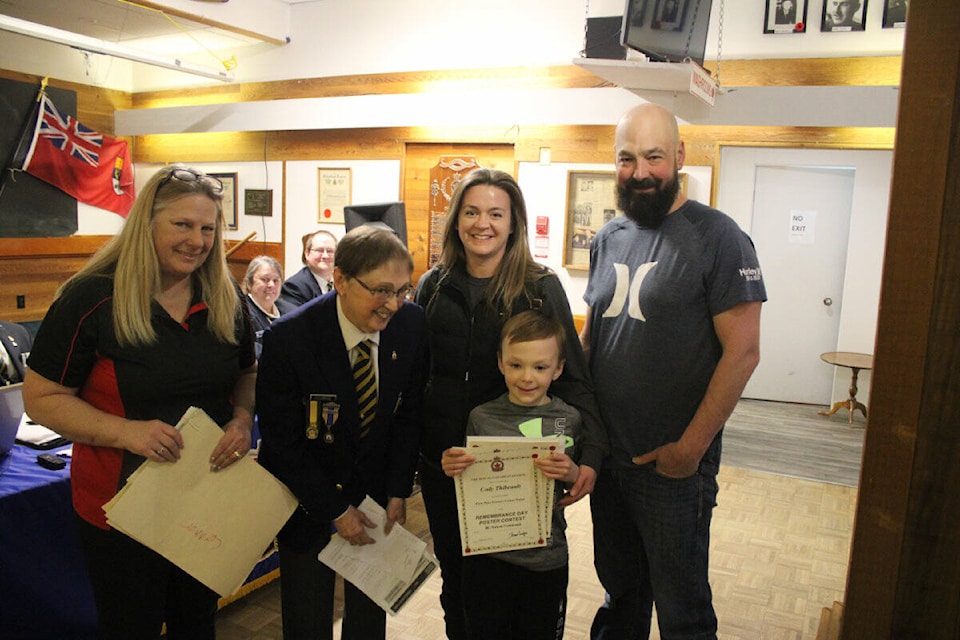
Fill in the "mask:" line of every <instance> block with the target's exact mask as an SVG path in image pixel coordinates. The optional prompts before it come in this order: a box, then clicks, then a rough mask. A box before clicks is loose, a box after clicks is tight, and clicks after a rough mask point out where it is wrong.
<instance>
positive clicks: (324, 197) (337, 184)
mask: <svg viewBox="0 0 960 640" xmlns="http://www.w3.org/2000/svg"><path fill="white" fill-rule="evenodd" d="M351 183H352V176H351V173H350V169H326V168H320V169H318V170H317V203H318V208H317V209H318V210H317V222H333V223H339V224H343V208H344V207H345V206H346V205H348V204H351V202H350V198H351V189H352V184H351Z"/></svg>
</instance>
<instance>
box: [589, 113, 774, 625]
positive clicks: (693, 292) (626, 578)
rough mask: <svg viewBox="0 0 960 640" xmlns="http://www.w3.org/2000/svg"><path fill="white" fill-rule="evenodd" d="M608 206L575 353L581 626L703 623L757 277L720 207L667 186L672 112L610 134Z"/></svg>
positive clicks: (675, 184) (671, 183) (627, 122)
mask: <svg viewBox="0 0 960 640" xmlns="http://www.w3.org/2000/svg"><path fill="white" fill-rule="evenodd" d="M615 150H616V170H617V195H618V205H619V207H620V209H621V211H623V213H624V214H625V216H623V217H618V218H615V219H613V220H611V221H610V222H608V223H607V224H606V225H604V227H603V228H602V229H601V230H600V231H599V232H598V233H597V236H596V237H595V238H594V240H593V243H592V244H591V248H590V280H589V283H588V285H587V289H586V292H585V294H584V300H585V301H586V303H587V305H588V308H587V313H586V321H585V324H584V327H583V331H582V332H581V335H580V340H581V342H582V343H583V347H584V352H585V353H586V354H587V356H588V358H589V361H590V367H591V373H592V375H593V382H594V389H595V392H596V396H597V404H598V405H599V406H600V412H601V414H602V417H603V422H604V424H605V425H606V427H607V430H608V434H609V438H610V449H611V455H610V458H609V459H608V460H605V461H604V464H603V466H602V471H601V473H600V475H599V477H598V478H597V482H596V486H595V488H594V492H593V495H592V496H591V500H590V506H591V513H592V518H593V535H594V553H595V554H596V555H595V565H596V569H597V575H598V576H599V578H600V582H601V584H603V586H604V589H605V590H606V591H607V602H606V604H605V605H604V607H601V609H600V611H598V615H597V618H596V620H595V624H594V630H593V633H594V635H593V637H602V638H604V639H605V640H612V639H615V638H646V637H648V635H649V632H650V625H651V617H652V616H651V610H652V607H653V605H654V603H655V604H656V607H657V620H658V623H659V627H660V635H661V637H663V638H698V639H703V638H716V633H717V618H716V614H715V613H714V609H713V604H712V595H711V591H710V584H709V582H708V580H707V569H708V565H709V558H708V551H709V546H710V519H711V514H712V511H713V507H714V506H715V505H716V496H717V489H718V487H717V479H716V478H717V471H718V469H719V465H720V447H721V435H722V431H723V425H724V422H725V421H726V420H727V418H728V417H729V416H730V413H731V412H732V411H733V409H734V407H735V406H736V404H737V400H739V398H740V393H741V392H742V391H743V388H744V385H746V383H747V380H748V379H749V378H750V375H751V374H752V373H753V370H754V368H755V367H756V366H757V363H758V362H759V358H760V354H759V351H760V347H759V343H760V305H761V303H762V302H763V301H764V300H766V291H765V289H764V286H763V278H762V276H761V273H760V265H759V262H758V260H757V255H756V251H755V250H754V247H753V243H752V242H751V240H750V238H749V237H748V236H747V235H746V234H745V233H743V231H741V230H740V228H739V227H738V226H737V224H736V222H734V221H733V220H732V219H731V218H729V217H728V216H726V215H725V214H723V213H721V212H719V211H717V210H716V209H711V208H710V207H708V206H706V205H704V204H701V203H699V202H696V201H695V200H688V199H687V197H686V196H685V195H684V194H683V193H681V191H680V180H679V171H680V169H681V168H682V167H683V161H684V157H685V151H684V145H683V142H682V141H681V140H680V133H679V128H678V126H677V121H676V118H675V117H674V116H673V114H671V113H670V112H669V111H668V110H666V109H664V108H663V107H660V106H658V105H654V104H649V103H647V104H642V105H640V106H637V107H634V108H633V109H631V110H629V111H628V112H627V113H626V114H624V115H623V117H622V118H621V119H620V122H619V123H618V125H617V129H616V135H615Z"/></svg>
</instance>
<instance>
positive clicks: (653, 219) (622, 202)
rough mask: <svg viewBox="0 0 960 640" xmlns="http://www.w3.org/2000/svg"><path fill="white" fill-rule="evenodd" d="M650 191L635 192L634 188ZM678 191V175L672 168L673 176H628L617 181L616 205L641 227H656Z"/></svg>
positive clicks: (667, 211) (662, 219)
mask: <svg viewBox="0 0 960 640" xmlns="http://www.w3.org/2000/svg"><path fill="white" fill-rule="evenodd" d="M650 188H653V189H654V191H653V192H652V193H637V192H636V191H635V189H650ZM679 192H680V176H679V171H678V170H677V169H674V170H673V178H671V179H670V180H666V181H664V180H661V179H659V178H654V177H653V176H647V177H646V178H644V179H643V180H635V179H633V178H630V179H629V180H627V181H626V182H625V183H624V184H620V183H617V207H618V208H619V209H620V211H623V213H624V214H625V215H626V216H627V217H628V218H630V219H631V220H633V221H634V222H636V223H637V224H638V225H640V226H641V227H648V228H650V229H657V228H659V227H660V225H661V224H663V221H664V219H666V217H667V214H668V213H669V212H670V207H672V206H673V203H674V201H675V200H676V199H677V194H678V193H679Z"/></svg>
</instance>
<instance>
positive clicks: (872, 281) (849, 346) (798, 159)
mask: <svg viewBox="0 0 960 640" xmlns="http://www.w3.org/2000/svg"><path fill="white" fill-rule="evenodd" d="M733 150H734V151H738V152H741V151H742V153H738V154H736V156H735V157H734V156H733V155H730V154H727V155H724V156H723V158H722V160H723V161H722V162H720V177H719V178H718V180H719V183H718V189H717V206H718V208H720V209H721V210H723V211H725V212H726V213H728V214H730V215H731V216H732V217H733V218H734V219H735V220H737V222H738V224H740V226H741V227H742V228H743V229H744V230H746V231H747V232H749V230H750V228H751V224H752V216H753V198H754V194H753V191H752V186H751V185H752V184H753V180H752V179H749V180H744V179H737V180H735V181H734V182H735V183H736V184H737V185H739V187H738V188H737V189H731V188H728V187H729V186H730V184H731V181H730V180H729V179H728V178H727V177H726V176H728V175H729V174H730V173H731V172H732V173H735V174H738V175H740V176H742V175H744V174H748V175H753V174H754V168H755V166H756V164H765V165H778V166H838V167H839V166H842V167H851V168H853V169H855V171H856V175H855V178H854V186H853V200H852V202H851V209H850V232H849V236H848V243H847V261H846V266H845V270H844V281H843V301H842V306H841V310H840V327H839V333H838V336H837V345H836V349H837V350H838V351H853V352H859V353H873V349H874V343H875V341H876V332H877V314H878V309H879V305H880V283H881V275H882V271H883V249H884V246H885V243H886V231H887V213H888V210H889V196H890V175H891V168H892V164H893V152H892V151H889V150H862V149H861V150H855V149H791V148H776V147H762V148H756V147H743V148H739V147H738V148H736V149H733ZM754 153H755V154H756V155H751V154H754ZM759 157H762V161H761V160H757V158H759ZM762 266H763V265H762V264H761V267H762ZM836 369H837V371H836V372H835V373H834V384H833V393H832V397H833V399H834V400H845V399H846V398H847V397H848V396H849V394H848V392H847V390H848V388H849V386H850V372H849V370H847V369H844V368H842V367H837V368H836ZM871 379H872V378H871V372H869V371H863V372H861V373H860V379H859V384H858V386H859V388H860V392H859V393H858V394H857V398H858V399H859V400H860V401H862V402H864V403H866V404H867V405H868V406H869V394H870V383H871Z"/></svg>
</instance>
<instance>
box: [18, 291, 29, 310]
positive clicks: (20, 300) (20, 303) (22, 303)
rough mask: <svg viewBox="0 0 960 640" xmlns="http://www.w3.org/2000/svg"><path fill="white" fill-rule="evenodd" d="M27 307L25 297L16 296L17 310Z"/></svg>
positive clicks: (21, 295)
mask: <svg viewBox="0 0 960 640" xmlns="http://www.w3.org/2000/svg"><path fill="white" fill-rule="evenodd" d="M26 307H27V296H25V295H23V294H22V293H21V294H20V295H18V296H17V309H25V308H26Z"/></svg>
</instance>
